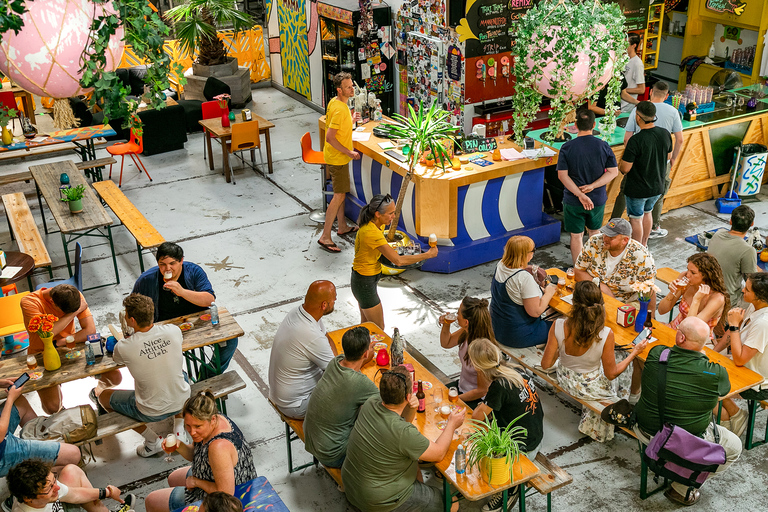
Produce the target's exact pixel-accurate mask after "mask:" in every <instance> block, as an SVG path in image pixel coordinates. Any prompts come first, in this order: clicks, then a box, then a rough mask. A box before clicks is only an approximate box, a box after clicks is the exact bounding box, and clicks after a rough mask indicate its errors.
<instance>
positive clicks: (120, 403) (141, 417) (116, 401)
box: [109, 389, 181, 423]
mask: <svg viewBox="0 0 768 512" xmlns="http://www.w3.org/2000/svg"><path fill="white" fill-rule="evenodd" d="M109 406H110V407H111V408H112V410H113V411H115V412H119V413H120V414H122V415H124V416H128V417H129V418H133V419H134V420H136V421H142V422H144V423H153V422H155V421H162V420H164V419H165V418H170V417H171V416H174V415H176V414H178V413H179V411H180V410H181V409H179V411H174V412H169V413H168V414H163V415H161V416H147V415H146V414H144V413H142V412H141V411H140V410H139V408H138V407H137V406H136V392H135V391H133V390H130V389H118V390H117V391H113V392H112V396H110V397H109Z"/></svg>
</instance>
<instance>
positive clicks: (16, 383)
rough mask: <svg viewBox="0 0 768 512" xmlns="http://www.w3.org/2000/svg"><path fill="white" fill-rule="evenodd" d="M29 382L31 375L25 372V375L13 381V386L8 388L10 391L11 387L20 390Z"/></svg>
mask: <svg viewBox="0 0 768 512" xmlns="http://www.w3.org/2000/svg"><path fill="white" fill-rule="evenodd" d="M28 380H29V374H28V373H27V372H24V373H22V374H21V377H19V378H18V379H16V380H15V381H13V384H11V385H10V386H8V389H11V387H15V388H17V389H18V388H20V387H21V386H23V385H24V383H25V382H27V381H28Z"/></svg>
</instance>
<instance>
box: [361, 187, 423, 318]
mask: <svg viewBox="0 0 768 512" xmlns="http://www.w3.org/2000/svg"><path fill="white" fill-rule="evenodd" d="M394 216H395V202H394V201H393V200H392V196H390V195H389V194H387V195H381V194H379V195H376V196H373V198H372V199H371V202H370V203H368V204H367V205H365V206H364V207H363V209H362V210H360V217H359V218H358V221H357V224H358V226H360V230H359V231H358V232H357V237H356V238H355V260H354V261H353V262H352V294H353V295H354V296H355V299H357V303H358V305H359V307H360V322H361V323H362V322H373V323H375V324H376V325H378V326H379V327H380V328H381V329H384V309H383V308H382V307H381V299H379V293H378V291H377V289H376V286H377V284H378V282H379V279H381V263H379V258H380V257H381V255H382V254H383V255H384V256H385V257H386V258H387V259H388V260H389V261H391V262H392V263H394V264H395V265H397V266H405V265H411V264H413V263H417V262H419V261H423V260H428V259H430V258H434V257H435V256H437V247H431V248H430V249H429V251H427V252H424V253H421V254H410V255H404V256H401V255H399V254H397V251H396V250H394V249H393V248H392V247H391V246H390V245H389V244H388V243H387V240H386V239H385V238H384V233H383V232H382V229H383V228H384V226H386V225H388V224H391V223H392V219H393V218H394Z"/></svg>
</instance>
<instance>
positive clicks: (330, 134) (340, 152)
mask: <svg viewBox="0 0 768 512" xmlns="http://www.w3.org/2000/svg"><path fill="white" fill-rule="evenodd" d="M333 86H334V87H335V88H336V96H335V97H334V98H332V99H331V101H329V102H328V107H327V109H326V114H325V126H326V132H325V147H323V156H324V157H325V164H326V166H325V168H326V169H327V170H328V174H330V175H331V181H332V183H333V198H332V199H331V202H330V204H328V209H327V210H326V212H325V226H324V227H323V233H322V234H321V235H320V239H319V240H318V241H317V243H318V244H320V247H322V248H323V250H325V251H328V252H332V253H339V252H341V249H339V247H338V246H337V245H336V244H335V243H333V239H332V238H331V228H332V227H333V221H334V219H338V221H339V225H338V227H337V228H336V232H337V233H338V234H339V235H346V234H347V233H354V232H355V231H357V229H358V228H357V226H350V225H349V224H347V218H346V216H345V215H344V199H345V198H346V197H347V192H349V161H350V160H360V153H358V152H357V151H355V150H354V149H352V148H353V146H352V115H351V114H350V112H349V107H348V106H347V101H348V100H349V98H351V97H352V96H353V95H354V94H355V86H354V84H353V83H352V75H350V74H349V73H338V74H336V75H335V76H334V77H333ZM355 115H356V116H358V114H355Z"/></svg>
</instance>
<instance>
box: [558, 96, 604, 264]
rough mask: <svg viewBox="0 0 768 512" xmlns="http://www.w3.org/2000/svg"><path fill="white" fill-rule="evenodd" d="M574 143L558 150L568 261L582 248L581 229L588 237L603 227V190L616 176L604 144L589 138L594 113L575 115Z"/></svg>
mask: <svg viewBox="0 0 768 512" xmlns="http://www.w3.org/2000/svg"><path fill="white" fill-rule="evenodd" d="M576 128H577V129H578V130H579V133H578V135H577V136H576V138H575V139H571V140H569V141H568V142H566V143H565V144H563V147H562V148H561V149H560V156H558V158H557V177H558V178H559V179H560V181H561V182H562V183H563V186H564V187H565V191H564V192H563V225H564V226H565V230H566V231H567V232H568V233H570V235H571V258H573V262H574V263H576V258H578V257H579V254H580V253H581V248H582V247H583V246H584V240H583V236H584V227H585V226H586V228H587V233H589V236H594V235H596V234H597V232H598V230H599V229H600V228H601V227H602V225H603V210H604V209H605V202H606V201H607V199H608V195H607V194H606V193H605V186H606V185H607V184H608V183H610V182H611V181H612V180H613V179H614V178H615V177H616V176H618V175H619V168H618V166H617V165H616V157H615V156H614V154H613V151H611V147H610V146H609V145H608V143H607V142H605V141H604V140H600V139H598V138H597V137H595V136H594V135H592V130H593V129H594V128H595V113H594V112H592V111H591V110H586V109H582V110H579V111H578V112H577V113H576Z"/></svg>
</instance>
